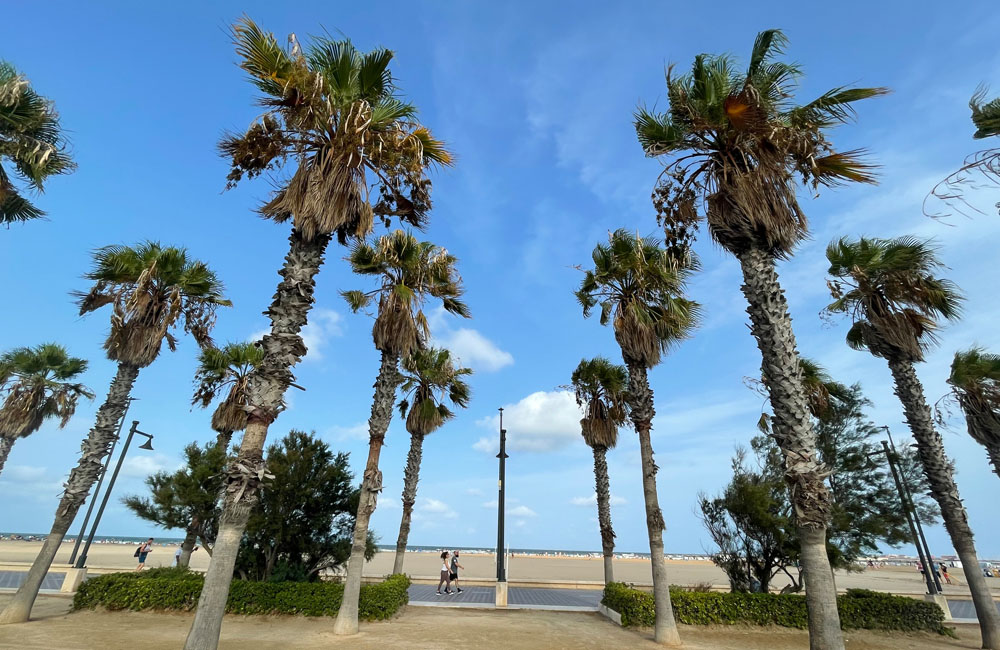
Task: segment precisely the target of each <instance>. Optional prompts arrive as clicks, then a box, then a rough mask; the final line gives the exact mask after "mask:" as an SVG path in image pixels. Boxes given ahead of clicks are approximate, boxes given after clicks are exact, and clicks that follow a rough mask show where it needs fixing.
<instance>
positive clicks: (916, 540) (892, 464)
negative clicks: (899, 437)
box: [882, 440, 939, 595]
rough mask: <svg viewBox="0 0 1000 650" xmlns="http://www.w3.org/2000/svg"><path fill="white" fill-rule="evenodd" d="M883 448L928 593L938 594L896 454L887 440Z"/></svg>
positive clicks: (932, 570) (932, 569) (932, 568)
mask: <svg viewBox="0 0 1000 650" xmlns="http://www.w3.org/2000/svg"><path fill="white" fill-rule="evenodd" d="M882 448H883V449H884V450H885V458H886V460H887V461H889V471H890V472H892V480H893V481H894V482H895V483H896V491H897V492H899V502H900V503H901V504H902V506H903V512H904V513H905V514H906V523H908V524H909V525H910V534H911V535H913V545H914V546H915V547H916V549H917V557H918V558H919V559H920V564H921V565H923V567H924V580H925V581H926V582H927V593H929V594H931V595H934V594H937V593H939V590H938V589H936V588H935V584H934V578H933V575H934V567H933V566H931V565H930V564H929V563H928V561H927V560H928V558H927V557H926V556H925V555H924V549H923V548H922V547H921V545H920V536H919V535H918V534H917V527H916V525H915V524H914V518H913V517H912V516H911V515H910V504H909V503H908V502H907V499H906V493H905V492H904V491H903V482H902V481H901V480H900V478H899V472H898V471H896V457H895V454H894V453H893V451H892V449H891V448H890V447H889V443H888V442H886V441H885V440H883V441H882ZM914 514H916V513H914Z"/></svg>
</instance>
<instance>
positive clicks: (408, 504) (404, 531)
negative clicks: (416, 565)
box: [392, 348, 472, 574]
mask: <svg viewBox="0 0 1000 650" xmlns="http://www.w3.org/2000/svg"><path fill="white" fill-rule="evenodd" d="M402 366H403V372H402V373H401V374H402V386H401V387H400V388H401V390H402V392H403V399H402V400H400V402H399V414H400V415H401V416H402V417H403V418H405V419H406V430H407V431H408V432H409V434H410V453H409V454H407V456H406V469H405V470H404V471H403V496H402V501H403V518H402V520H400V522H399V537H398V538H397V539H396V559H395V561H394V562H393V565H392V572H393V573H394V574H396V573H402V572H403V558H404V556H405V555H406V542H407V539H408V538H409V536H410V517H411V515H412V514H413V504H414V503H416V501H417V482H418V481H419V480H420V461H421V459H422V458H423V446H424V438H426V437H427V436H428V435H430V434H431V433H434V432H435V431H436V430H437V429H438V428H440V427H441V425H443V424H444V423H445V422H446V421H448V420H450V419H451V418H453V417H454V416H455V414H454V413H452V411H451V409H449V408H448V407H447V406H446V405H445V403H444V402H445V398H447V399H448V400H449V401H450V402H451V403H452V404H453V405H455V406H457V407H459V408H465V407H467V406H468V405H469V398H470V397H471V392H470V390H469V385H468V384H467V383H465V380H464V379H463V377H465V376H466V375H471V374H472V370H470V369H469V368H463V367H462V366H461V365H456V364H455V361H454V359H453V358H452V356H451V353H450V352H449V351H448V350H445V349H443V348H425V349H417V350H414V351H413V352H411V353H410V354H409V356H407V357H406V358H404V359H403V364H402Z"/></svg>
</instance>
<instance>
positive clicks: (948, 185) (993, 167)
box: [924, 85, 1000, 216]
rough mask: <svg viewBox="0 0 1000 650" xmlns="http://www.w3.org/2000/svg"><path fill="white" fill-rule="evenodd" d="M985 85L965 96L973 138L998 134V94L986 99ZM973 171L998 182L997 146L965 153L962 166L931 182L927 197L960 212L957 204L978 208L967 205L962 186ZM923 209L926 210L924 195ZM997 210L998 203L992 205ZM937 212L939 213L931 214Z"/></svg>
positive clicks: (999, 112) (999, 175)
mask: <svg viewBox="0 0 1000 650" xmlns="http://www.w3.org/2000/svg"><path fill="white" fill-rule="evenodd" d="M988 95H989V89H988V88H987V87H986V86H985V85H983V86H980V87H979V88H977V89H976V92H975V93H973V95H972V98H971V99H970V100H969V108H970V109H971V110H972V125H973V126H974V127H976V131H975V133H973V134H972V137H973V138H974V139H976V140H981V139H983V138H992V137H997V136H1000V97H995V98H993V99H991V100H987V96H988ZM975 174H981V175H982V176H984V177H985V178H986V180H988V181H991V182H993V183H997V182H1000V147H992V148H987V149H983V150H981V151H976V152H973V153H971V154H969V155H968V156H966V157H965V160H964V161H963V163H962V166H961V167H959V168H958V170H957V171H955V172H952V173H951V174H949V175H948V176H947V177H945V179H944V180H942V181H941V182H940V183H938V184H937V185H935V186H934V189H933V190H931V192H930V194H929V195H928V198H930V197H931V196H933V197H936V198H938V199H940V200H942V201H944V202H945V204H946V205H950V206H952V207H957V208H958V211H959V212H962V209H961V207H960V204H964V205H965V206H968V207H973V210H975V211H976V212H982V211H981V210H979V209H978V208H975V207H974V206H970V204H969V203H968V201H966V199H965V192H964V189H965V186H967V185H970V183H971V181H972V178H973V176H974V175H975ZM924 205H925V207H924V212H925V213H926V212H927V208H926V199H925V201H924ZM996 207H997V209H998V210H1000V203H997V205H996ZM935 216H941V215H935Z"/></svg>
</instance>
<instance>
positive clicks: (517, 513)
mask: <svg viewBox="0 0 1000 650" xmlns="http://www.w3.org/2000/svg"><path fill="white" fill-rule="evenodd" d="M507 515H508V516H510V517H537V516H538V513H537V512H535V511H534V510H532V509H531V508H529V507H528V506H517V507H516V508H511V509H510V510H508V511H507Z"/></svg>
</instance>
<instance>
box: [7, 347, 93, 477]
mask: <svg viewBox="0 0 1000 650" xmlns="http://www.w3.org/2000/svg"><path fill="white" fill-rule="evenodd" d="M86 370H87V362H86V361H85V360H84V359H77V358H76V357H71V356H69V353H67V352H66V348H64V347H63V346H61V345H58V344H56V343H43V344H41V345H37V346H35V347H33V348H15V349H13V350H9V351H7V352H5V353H4V354H3V356H0V393H6V395H5V397H4V400H3V405H2V406H0V472H3V466H4V463H6V462H7V454H9V453H10V449H11V447H13V446H14V443H15V442H16V441H17V440H18V439H19V438H27V437H28V436H30V435H31V434H33V433H34V432H36V431H38V429H39V428H41V426H42V423H43V422H44V421H45V420H46V419H48V418H51V417H57V418H59V428H60V429H61V428H62V427H64V426H66V425H67V424H68V423H69V420H70V418H72V417H73V413H75V412H76V403H77V401H78V400H79V399H80V398H81V397H86V398H87V399H94V394H93V393H92V392H90V390H88V389H87V387H86V386H84V385H83V384H77V383H75V382H72V381H70V380H72V379H75V378H76V377H78V376H80V375H82V374H83V373H84V372H86Z"/></svg>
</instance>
